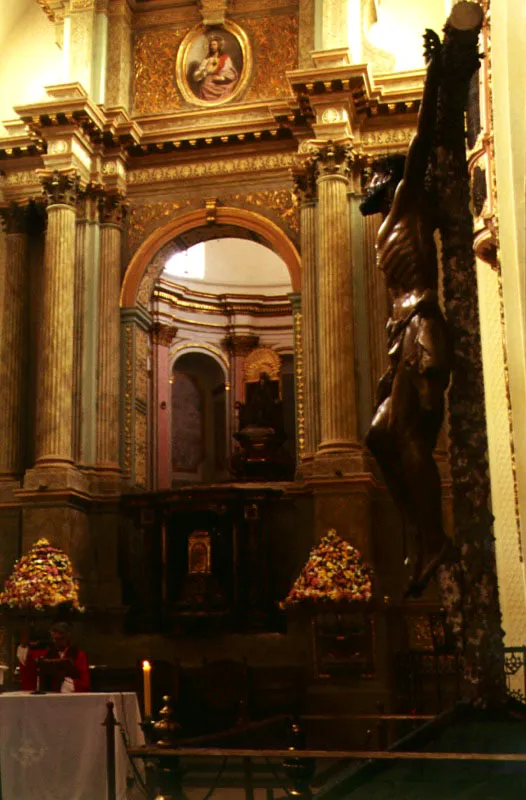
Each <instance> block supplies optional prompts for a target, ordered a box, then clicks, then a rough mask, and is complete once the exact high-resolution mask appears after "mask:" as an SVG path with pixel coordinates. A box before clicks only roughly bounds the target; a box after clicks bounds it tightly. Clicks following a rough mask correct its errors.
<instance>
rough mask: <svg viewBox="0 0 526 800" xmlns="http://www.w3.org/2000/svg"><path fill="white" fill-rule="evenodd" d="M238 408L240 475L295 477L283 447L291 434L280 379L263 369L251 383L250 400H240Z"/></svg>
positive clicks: (237, 462)
mask: <svg viewBox="0 0 526 800" xmlns="http://www.w3.org/2000/svg"><path fill="white" fill-rule="evenodd" d="M249 387H250V388H249ZM237 411H238V418H239V429H238V432H237V433H235V434H234V438H235V439H236V441H238V442H239V444H240V446H241V451H240V452H238V453H236V454H234V457H233V459H232V469H233V472H234V474H235V475H236V477H238V478H244V479H254V480H258V479H262V480H286V479H288V478H291V477H292V475H293V473H294V464H293V462H292V459H291V457H290V455H289V454H288V453H287V452H286V451H285V450H284V449H283V443H284V442H285V440H286V438H287V435H286V433H285V429H284V425H283V404H282V402H281V400H280V397H279V385H278V381H271V380H270V378H269V376H268V374H267V373H266V372H261V373H260V375H259V380H258V381H257V383H254V384H252V385H250V384H249V385H247V402H246V403H237Z"/></svg>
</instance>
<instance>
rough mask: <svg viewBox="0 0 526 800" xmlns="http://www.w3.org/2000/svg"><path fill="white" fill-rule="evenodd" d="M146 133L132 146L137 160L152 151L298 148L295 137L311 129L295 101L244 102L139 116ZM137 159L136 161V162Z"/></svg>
mask: <svg viewBox="0 0 526 800" xmlns="http://www.w3.org/2000/svg"><path fill="white" fill-rule="evenodd" d="M136 120H137V122H138V124H139V125H140V128H141V132H142V136H141V141H140V143H137V144H136V145H131V146H130V147H129V148H128V152H129V155H130V157H131V158H132V159H133V160H135V159H137V162H138V160H139V159H143V158H145V157H148V156H156V155H157V156H159V155H161V156H163V157H166V156H169V155H170V154H172V153H173V154H174V155H177V156H179V154H181V155H182V154H183V153H187V154H193V153H196V154H197V153H199V152H204V151H206V152H207V153H210V152H214V151H224V150H229V151H231V150H232V149H233V148H242V149H243V150H244V151H247V150H254V151H256V152H261V151H262V150H264V151H265V152H267V151H271V150H273V149H283V148H286V149H289V150H295V149H296V146H297V145H296V138H297V137H298V136H301V135H306V134H307V133H308V131H309V124H308V121H307V120H306V119H305V118H304V117H303V115H302V113H301V111H300V109H299V108H297V107H296V106H295V104H294V103H293V102H291V101H290V100H283V101H276V102H274V103H272V104H269V103H268V102H267V101H256V102H253V103H244V104H243V105H231V106H226V107H221V108H215V109H209V108H199V109H189V110H187V111H181V112H177V113H175V112H170V113H167V114H162V115H160V114H156V115H152V116H140V117H137V118H136ZM137 162H136V163H137Z"/></svg>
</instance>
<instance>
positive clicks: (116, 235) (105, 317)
mask: <svg viewBox="0 0 526 800" xmlns="http://www.w3.org/2000/svg"><path fill="white" fill-rule="evenodd" d="M99 211H100V220H101V226H100V229H101V234H100V280H99V309H98V315H99V342H98V381H97V427H96V430H97V433H96V442H97V456H96V469H97V471H106V472H108V471H109V472H111V473H115V474H118V473H119V472H120V467H119V374H120V308H119V294H120V274H121V248H122V238H121V237H122V222H123V213H124V206H123V200H122V197H121V196H120V195H118V194H113V195H105V196H104V197H102V198H101V200H100V205H99Z"/></svg>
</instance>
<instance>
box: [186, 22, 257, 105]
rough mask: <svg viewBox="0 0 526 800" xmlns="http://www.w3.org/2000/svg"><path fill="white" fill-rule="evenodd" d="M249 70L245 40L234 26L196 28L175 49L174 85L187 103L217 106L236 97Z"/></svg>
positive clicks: (248, 56) (243, 34)
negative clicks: (175, 76)
mask: <svg viewBox="0 0 526 800" xmlns="http://www.w3.org/2000/svg"><path fill="white" fill-rule="evenodd" d="M250 67H251V57H250V47H249V43H248V39H247V37H246V34H245V33H244V31H243V30H242V29H241V28H240V27H239V26H238V25H235V24H234V23H232V22H226V23H225V24H224V25H221V26H214V27H206V28H205V27H204V26H203V25H199V26H197V27H196V28H194V29H193V30H191V31H190V32H189V33H188V34H187V35H186V36H185V38H184V39H183V41H182V42H181V45H180V47H179V52H178V54H177V66H176V71H177V82H178V84H179V88H180V89H181V92H182V93H183V95H184V97H185V99H186V100H188V101H189V102H191V103H195V104H197V105H219V104H221V103H226V102H228V101H229V100H233V99H234V98H235V97H237V96H239V94H240V93H241V92H242V91H243V89H244V87H245V86H246V84H247V80H248V78H249V75H250Z"/></svg>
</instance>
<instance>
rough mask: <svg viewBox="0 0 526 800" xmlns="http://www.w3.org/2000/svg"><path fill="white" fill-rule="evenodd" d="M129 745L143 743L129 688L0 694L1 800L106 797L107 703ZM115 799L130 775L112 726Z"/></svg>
mask: <svg viewBox="0 0 526 800" xmlns="http://www.w3.org/2000/svg"><path fill="white" fill-rule="evenodd" d="M109 701H111V702H112V703H113V704H114V714H115V717H116V719H117V722H118V723H119V725H120V727H121V728H122V730H123V732H124V735H125V737H126V740H127V742H128V743H129V744H130V745H133V744H144V736H143V733H142V730H141V728H140V726H139V723H140V713H139V705H138V703H137V696H136V694H135V693H134V692H122V693H121V692H111V693H101V694H96V693H93V694H43V695H32V694H30V693H27V692H9V693H6V694H2V695H0V779H1V785H2V800H33V799H34V800H37V798H38V800H105V798H106V797H107V786H106V728H104V727H102V723H103V722H104V719H105V717H106V713H107V708H106V703H108V702H109ZM115 755H116V779H117V798H118V800H125V798H126V778H127V775H129V774H131V767H130V765H129V761H128V757H127V754H126V747H125V744H124V741H123V735H122V734H121V731H120V730H119V727H117V728H115Z"/></svg>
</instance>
